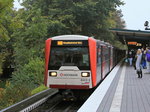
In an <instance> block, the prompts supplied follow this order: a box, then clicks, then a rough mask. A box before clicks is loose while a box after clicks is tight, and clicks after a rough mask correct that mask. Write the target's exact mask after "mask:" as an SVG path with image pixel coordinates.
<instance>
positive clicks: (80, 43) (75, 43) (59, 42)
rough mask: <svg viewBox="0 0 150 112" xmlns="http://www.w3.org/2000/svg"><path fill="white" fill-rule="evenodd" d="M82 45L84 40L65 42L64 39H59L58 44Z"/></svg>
mask: <svg viewBox="0 0 150 112" xmlns="http://www.w3.org/2000/svg"><path fill="white" fill-rule="evenodd" d="M72 44H74V45H82V42H75V41H72V42H69V41H68V42H64V41H57V45H72Z"/></svg>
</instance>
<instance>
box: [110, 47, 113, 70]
mask: <svg viewBox="0 0 150 112" xmlns="http://www.w3.org/2000/svg"><path fill="white" fill-rule="evenodd" d="M112 68H113V47H112V46H111V47H110V70H111V69H112Z"/></svg>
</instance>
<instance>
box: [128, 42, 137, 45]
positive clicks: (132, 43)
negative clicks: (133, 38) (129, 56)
mask: <svg viewBox="0 0 150 112" xmlns="http://www.w3.org/2000/svg"><path fill="white" fill-rule="evenodd" d="M136 44H137V42H128V45H136Z"/></svg>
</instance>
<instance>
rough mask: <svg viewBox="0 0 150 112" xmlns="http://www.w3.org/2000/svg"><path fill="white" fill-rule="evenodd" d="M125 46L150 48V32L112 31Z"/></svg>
mask: <svg viewBox="0 0 150 112" xmlns="http://www.w3.org/2000/svg"><path fill="white" fill-rule="evenodd" d="M110 31H111V32H113V33H114V34H115V35H116V36H117V37H118V38H119V40H120V41H121V42H122V43H123V44H127V45H128V46H150V31H141V30H128V29H110Z"/></svg>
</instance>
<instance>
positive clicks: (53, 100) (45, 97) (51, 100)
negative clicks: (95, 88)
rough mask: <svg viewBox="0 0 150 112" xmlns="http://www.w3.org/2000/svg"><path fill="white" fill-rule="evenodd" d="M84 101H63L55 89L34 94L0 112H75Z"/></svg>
mask: <svg viewBox="0 0 150 112" xmlns="http://www.w3.org/2000/svg"><path fill="white" fill-rule="evenodd" d="M83 103H84V101H78V100H77V101H63V98H62V96H61V95H60V94H59V92H58V90H56V89H48V90H45V91H43V92H40V93H38V94H35V95H33V96H31V97H29V98H27V99H25V100H23V101H21V102H18V103H17V104H14V105H12V106H10V107H8V108H6V109H3V110H1V111H0V112H76V111H77V110H78V109H79V108H80V107H81V105H82V104H83Z"/></svg>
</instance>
